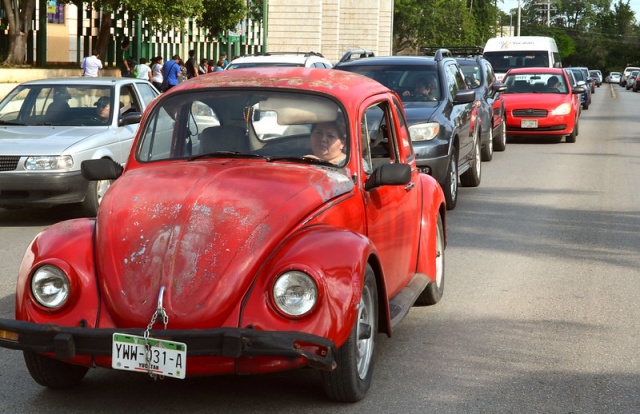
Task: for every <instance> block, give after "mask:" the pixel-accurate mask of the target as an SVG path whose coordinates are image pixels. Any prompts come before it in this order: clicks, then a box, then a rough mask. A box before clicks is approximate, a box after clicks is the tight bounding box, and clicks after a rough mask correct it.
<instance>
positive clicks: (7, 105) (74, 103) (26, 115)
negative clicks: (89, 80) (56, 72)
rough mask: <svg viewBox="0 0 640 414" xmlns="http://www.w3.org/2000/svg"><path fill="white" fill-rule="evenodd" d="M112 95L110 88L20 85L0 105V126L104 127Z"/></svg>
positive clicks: (109, 115)
mask: <svg viewBox="0 0 640 414" xmlns="http://www.w3.org/2000/svg"><path fill="white" fill-rule="evenodd" d="M112 96H113V88H112V87H110V86H87V85H72V84H48V85H43V84H37V85H20V86H18V87H16V88H15V89H14V90H13V91H11V92H10V93H9V94H8V95H7V96H6V97H5V98H4V99H3V100H2V101H1V102H0V124H2V125H28V126H38V125H47V126H58V125H59V126H64V125H69V126H83V125H84V126H99V125H107V124H110V123H111V108H112V105H111V102H112Z"/></svg>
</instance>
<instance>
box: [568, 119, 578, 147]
mask: <svg viewBox="0 0 640 414" xmlns="http://www.w3.org/2000/svg"><path fill="white" fill-rule="evenodd" d="M577 137H578V120H577V119H576V124H575V125H574V126H573V131H571V133H570V134H569V135H567V137H566V138H565V141H567V142H570V143H573V142H576V138H577Z"/></svg>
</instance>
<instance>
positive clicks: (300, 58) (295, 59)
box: [230, 52, 330, 65]
mask: <svg viewBox="0 0 640 414" xmlns="http://www.w3.org/2000/svg"><path fill="white" fill-rule="evenodd" d="M312 58H316V60H320V61H325V62H329V61H328V60H327V59H325V58H324V56H322V55H321V54H319V53H315V52H307V53H300V54H298V53H277V54H276V53H274V54H267V55H251V56H241V57H239V58H235V59H233V60H232V61H231V62H230V64H240V63H255V62H263V63H293V64H298V65H304V64H305V63H306V62H307V60H309V59H312ZM329 63H330V62H329Z"/></svg>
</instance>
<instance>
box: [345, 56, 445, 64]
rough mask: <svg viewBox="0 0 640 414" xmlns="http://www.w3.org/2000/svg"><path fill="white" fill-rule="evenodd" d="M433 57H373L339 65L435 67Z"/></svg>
mask: <svg viewBox="0 0 640 414" xmlns="http://www.w3.org/2000/svg"><path fill="white" fill-rule="evenodd" d="M435 64H436V60H435V58H434V57H433V56H375V57H368V58H362V59H356V60H350V61H346V62H341V63H339V64H338V65H336V66H338V67H345V66H375V65H435Z"/></svg>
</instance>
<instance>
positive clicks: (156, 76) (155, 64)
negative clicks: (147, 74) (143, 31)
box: [151, 56, 164, 90]
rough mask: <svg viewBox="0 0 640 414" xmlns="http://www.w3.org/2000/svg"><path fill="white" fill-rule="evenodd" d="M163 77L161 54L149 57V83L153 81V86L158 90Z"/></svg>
mask: <svg viewBox="0 0 640 414" xmlns="http://www.w3.org/2000/svg"><path fill="white" fill-rule="evenodd" d="M163 79H164V77H163V76H162V56H156V57H154V58H153V59H151V83H153V86H155V87H156V89H157V90H160V88H161V87H162V80H163Z"/></svg>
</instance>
